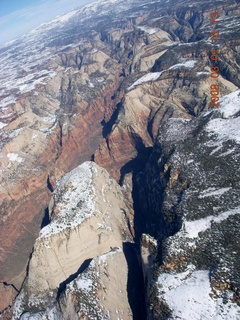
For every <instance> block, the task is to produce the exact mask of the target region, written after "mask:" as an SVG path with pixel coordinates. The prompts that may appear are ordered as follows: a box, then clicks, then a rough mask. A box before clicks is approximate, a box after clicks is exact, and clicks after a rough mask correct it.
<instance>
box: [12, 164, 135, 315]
mask: <svg viewBox="0 0 240 320" xmlns="http://www.w3.org/2000/svg"><path fill="white" fill-rule="evenodd" d="M49 212H50V215H51V222H50V224H49V225H47V226H46V227H44V228H43V229H42V230H41V232H40V236H39V238H38V239H37V240H36V243H35V246H34V251H33V253H32V257H31V260H30V264H29V272H28V277H27V279H26V280H25V284H24V287H23V289H22V291H21V294H20V296H19V297H18V299H17V302H16V303H15V313H14V317H15V318H16V319H17V317H18V316H19V315H20V314H21V313H22V312H23V311H28V310H31V308H33V309H39V310H41V308H43V307H44V308H47V307H48V306H51V303H52V304H53V303H54V301H56V298H57V297H58V295H59V294H60V292H61V288H62V285H63V284H64V283H69V282H70V279H71V277H72V276H73V275H74V274H76V275H77V274H78V272H79V270H81V268H82V266H84V263H86V261H89V260H92V259H93V258H95V257H97V256H101V255H102V254H105V253H108V252H109V251H111V250H112V253H111V254H109V257H108V256H106V257H105V258H104V257H102V258H99V261H103V262H104V261H105V260H104V259H106V266H108V267H109V268H110V269H111V271H110V270H109V271H108V270H106V274H108V272H109V273H110V274H111V275H110V279H111V280H108V281H107V279H106V277H105V280H104V272H103V271H104V268H105V264H104V263H103V265H102V266H101V267H99V268H100V269H101V272H100V270H99V272H100V274H101V275H102V276H101V277H100V276H99V281H102V282H103V284H102V289H101V290H102V291H101V292H102V296H101V299H102V302H101V303H102V305H103V307H104V308H105V309H104V310H109V312H110V313H112V312H113V309H114V308H115V310H116V309H117V310H118V303H120V304H121V303H123V306H124V307H123V309H124V308H125V305H126V303H127V294H126V282H127V276H126V275H127V265H126V261H125V258H124V255H123V253H122V250H121V249H119V250H120V251H119V254H118V250H117V251H116V248H121V247H122V243H123V241H128V240H130V241H131V234H130V232H129V230H128V223H129V219H130V217H129V216H128V214H129V210H128V206H127V204H126V203H125V200H124V197H123V193H122V191H121V187H120V186H119V185H118V184H117V183H116V182H115V180H114V179H113V178H110V176H109V174H108V173H107V172H106V170H105V169H102V168H100V167H99V166H98V165H96V164H95V163H94V162H85V163H83V164H82V165H80V166H79V167H77V168H75V169H74V170H72V171H71V172H70V173H68V174H66V175H65V176H64V177H63V178H61V179H60V180H59V181H58V182H57V187H56V190H55V191H54V193H53V196H52V200H51V202H50V207H49ZM114 248H115V249H114ZM115 251H116V252H115ZM120 252H121V254H120ZM112 256H113V257H114V259H113V258H111V257H112ZM101 259H102V260H101ZM123 260H124V261H123ZM107 261H108V262H109V265H108V263H107ZM95 263H96V265H97V264H98V262H97V260H96V261H95ZM92 264H93V262H92ZM123 265H125V267H124V268H123V270H122V272H123V275H124V276H123V277H122V276H121V272H119V273H116V274H115V271H116V270H118V268H122V266H123ZM96 274H98V272H97V271H96ZM112 278H113V279H112ZM114 279H115V280H114ZM124 279H125V280H124ZM79 281H80V280H79ZM89 281H91V279H89ZM106 281H107V282H109V283H106V288H107V289H106V292H107V293H106V297H105V296H104V287H105V284H104V283H105V282H106ZM122 281H123V284H122ZM114 283H115V284H114ZM112 286H113V287H112ZM115 286H120V288H119V289H117V287H116V289H117V290H118V292H119V290H120V291H121V292H120V293H119V294H120V295H121V293H122V290H123V289H124V288H125V289H124V291H123V293H122V294H124V299H122V300H121V301H118V299H116V300H114V299H115V298H116V297H117V296H114V297H113V296H112V295H113V291H114V288H115ZM122 286H125V287H124V288H123V287H122ZM79 289H81V287H79ZM99 295H101V294H100V292H99ZM110 297H112V299H110ZM105 300H106V301H105ZM114 301H115V302H116V305H115V303H114ZM80 302H81V301H80ZM111 304H112V305H111ZM19 305H20V306H19ZM104 312H107V311H104ZM125 312H126V309H124V313H125ZM15 318H14V319H15ZM126 319H127V318H126Z"/></svg>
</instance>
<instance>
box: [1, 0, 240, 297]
mask: <svg viewBox="0 0 240 320" xmlns="http://www.w3.org/2000/svg"><path fill="white" fill-rule="evenodd" d="M173 2H174V3H173ZM213 10H214V11H215V10H217V12H219V14H220V18H221V19H220V21H219V23H218V25H217V27H218V29H219V31H220V34H221V37H220V40H219V61H218V63H219V64H218V65H219V69H220V76H219V77H218V79H217V81H218V84H219V86H220V94H221V96H223V95H225V94H228V93H229V92H232V91H235V90H236V89H237V88H238V86H239V76H238V74H239V54H238V52H239V23H238V18H239V5H238V1H235V0H230V1H228V3H227V4H223V3H222V2H218V3H216V4H212V3H209V1H205V0H202V1H199V2H198V3H194V4H193V3H192V1H190V0H185V1H177V2H176V1H169V2H166V3H165V4H164V7H163V6H162V1H161V0H156V1H151V2H149V1H146V0H133V1H128V0H127V1H125V0H119V1H118V3H117V4H116V3H115V1H110V0H109V1H98V2H97V3H95V4H90V5H88V6H87V7H85V8H84V9H79V10H76V11H73V12H72V13H71V14H69V15H67V16H64V18H56V19H55V20H54V21H53V22H51V23H48V24H45V25H43V26H41V27H39V28H38V29H36V30H35V31H33V32H32V33H30V34H29V35H26V36H24V37H22V38H21V39H19V40H16V41H14V42H12V43H10V44H8V45H6V46H2V47H1V48H0V58H1V63H2V73H1V75H0V130H1V133H0V137H1V143H0V149H1V153H0V164H1V169H0V170H1V178H0V179H1V183H0V210H1V216H0V243H1V248H0V281H1V282H6V283H8V284H13V285H14V286H15V287H16V288H17V289H20V288H21V286H22V282H23V279H24V277H25V275H26V269H27V264H28V261H29V256H30V254H31V252H32V246H33V244H34V241H35V239H36V237H37V235H38V233H39V230H40V228H41V227H42V226H44V225H45V223H46V221H47V220H48V217H47V215H48V212H47V206H48V203H49V201H50V198H51V193H52V192H53V190H54V189H55V187H56V181H57V180H58V179H59V178H61V177H62V176H63V175H64V174H65V173H66V172H69V171H70V170H72V169H73V168H75V167H77V166H78V165H79V164H81V163H83V162H84V161H85V160H90V159H94V160H95V161H96V163H98V164H99V165H101V166H102V167H104V168H106V169H107V170H108V172H109V173H111V175H112V176H113V177H114V178H115V179H116V180H117V181H119V182H120V184H124V187H125V195H126V193H128V194H127V195H126V198H127V199H130V201H131V196H132V195H133V197H134V196H135V191H136V184H135V183H136V181H135V178H136V175H137V173H138V172H139V171H141V170H144V167H145V164H146V163H147V161H148V159H149V156H150V155H151V152H152V150H153V147H154V145H155V142H156V140H157V139H158V137H159V132H161V130H162V127H163V126H164V124H165V123H166V122H167V121H168V119H169V118H175V119H176V118H184V119H185V120H187V121H188V120H192V119H194V118H195V117H198V116H199V114H200V113H201V112H203V111H206V110H207V109H208V107H209V100H210V94H209V87H210V85H211V84H212V80H213V79H212V78H210V66H211V65H212V62H211V61H210V59H209V51H210V49H212V48H216V47H215V43H211V41H210V40H209V37H210V36H209V31H210V30H211V28H212V24H211V22H210V20H209V14H210V12H212V11H213ZM16 55H17V57H18V58H17V59H16ZM178 125H179V130H182V126H181V125H180V124H179V123H178ZM158 152H159V154H161V152H162V151H161V148H159V150H158ZM159 154H158V153H157V152H156V150H155V151H154V153H153V155H152V159H153V157H156V159H158V160H159ZM151 161H152V160H151ZM160 166H161V169H160V179H159V180H158V181H159V183H160V186H157V185H156V184H152V182H151V183H150V181H151V180H150V179H148V182H146V184H147V188H146V191H147V192H148V193H149V195H148V196H147V198H148V197H149V198H151V203H152V205H153V207H152V210H150V211H149V212H150V214H149V216H147V217H146V214H145V213H143V214H142V217H143V218H142V221H141V224H142V225H141V227H140V229H139V230H138V231H137V232H138V236H137V237H136V239H135V240H136V242H137V243H138V242H139V240H140V237H141V233H142V232H146V233H149V234H151V235H152V236H154V237H156V238H158V237H159V235H158V229H159V228H160V229H161V230H162V231H163V232H162V235H161V237H160V238H158V240H160V241H162V239H165V238H166V237H168V236H171V235H174V234H175V232H176V231H177V230H178V228H180V222H181V221H180V220H181V219H180V217H179V216H178V212H177V210H176V211H174V212H171V213H170V212H168V214H167V218H166V216H164V215H161V210H162V208H163V204H162V201H163V197H164V193H163V189H162V186H163V187H164V188H165V184H166V183H168V187H167V188H169V190H173V189H174V188H176V186H179V183H180V185H181V187H179V194H178V195H177V196H176V197H177V198H181V194H182V193H181V192H182V191H183V190H187V189H188V187H189V185H188V184H189V180H188V179H187V178H185V177H184V178H182V174H181V171H180V170H179V168H178V167H176V168H175V167H172V165H171V163H169V162H168V156H166V157H165V158H163V159H162V160H161V161H160ZM149 174H152V176H151V177H152V179H153V180H154V174H156V171H154V170H153V171H151V170H149ZM132 177H133V179H132ZM131 179H132V181H130V180H131ZM179 181H180V182H179ZM148 184H149V185H148ZM150 186H151V187H153V190H151V188H150ZM158 189H159V190H158ZM164 190H165V189H164ZM155 191H156V192H155ZM144 192H145V191H143V193H144ZM144 197H145V195H144ZM133 200H134V199H133ZM135 200H136V199H135ZM149 201H150V200H149ZM172 201H173V200H172ZM174 203H175V202H174ZM136 207H137V205H136V201H135V211H137V209H136ZM142 208H143V209H144V208H147V209H148V208H149V203H148V202H146V203H143V204H142ZM163 209H164V210H165V211H164V214H165V212H167V208H165V207H164V208H163ZM152 212H156V213H157V214H156V215H153V214H152ZM138 218H139V217H138V214H136V212H135V217H134V219H135V221H137V220H138ZM45 220H46V221H45ZM136 225H137V223H136V224H135V231H136ZM129 228H130V229H133V226H132V225H131V223H130V226H129ZM99 254H100V253H99ZM58 280H59V279H58ZM6 301H8V297H7V296H6Z"/></svg>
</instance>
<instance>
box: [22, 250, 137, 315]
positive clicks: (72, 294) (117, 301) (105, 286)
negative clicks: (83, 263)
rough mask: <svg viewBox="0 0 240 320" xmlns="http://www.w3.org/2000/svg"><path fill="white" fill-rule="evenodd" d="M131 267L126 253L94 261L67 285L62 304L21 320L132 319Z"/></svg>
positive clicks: (117, 251)
mask: <svg viewBox="0 0 240 320" xmlns="http://www.w3.org/2000/svg"><path fill="white" fill-rule="evenodd" d="M127 269H128V268H127V264H126V259H125V257H124V254H123V252H122V249H120V248H117V247H115V248H113V249H112V250H111V251H110V252H108V253H106V254H104V255H101V256H99V257H96V258H94V259H93V260H92V261H91V263H90V265H89V266H88V268H87V269H86V270H85V271H84V272H82V273H81V274H80V275H79V276H78V277H77V278H76V279H75V280H73V281H71V282H70V283H69V284H67V285H66V289H65V292H64V293H63V294H61V295H60V297H59V301H58V304H54V305H53V306H51V307H48V308H47V309H46V311H41V312H38V313H30V312H26V313H24V314H23V315H22V316H21V317H20V319H21V320H23V319H29V317H31V319H35V320H37V319H49V318H51V319H56V320H64V319H72V320H84V319H115V318H119V317H120V318H121V319H124V320H125V319H126V320H127V319H131V318H132V312H131V309H130V306H129V303H128V299H127V291H126V288H127Z"/></svg>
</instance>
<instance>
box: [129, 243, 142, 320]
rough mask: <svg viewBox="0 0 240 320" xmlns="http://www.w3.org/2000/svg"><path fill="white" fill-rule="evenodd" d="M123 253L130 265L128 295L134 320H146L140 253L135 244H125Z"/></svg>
mask: <svg viewBox="0 0 240 320" xmlns="http://www.w3.org/2000/svg"><path fill="white" fill-rule="evenodd" d="M123 252H124V255H125V258H126V261H127V265H128V282H127V293H128V302H129V305H130V307H131V310H132V314H133V320H145V319H146V308H145V295H144V291H145V290H144V282H143V273H142V265H141V257H140V251H139V249H138V248H137V246H136V244H135V243H129V242H126V243H123Z"/></svg>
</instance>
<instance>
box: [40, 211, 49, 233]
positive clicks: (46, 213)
mask: <svg viewBox="0 0 240 320" xmlns="http://www.w3.org/2000/svg"><path fill="white" fill-rule="evenodd" d="M49 223H50V218H49V210H48V208H46V209H45V210H44V216H43V219H42V223H41V229H42V228H44V227H46V226H47V225H48V224H49Z"/></svg>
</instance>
